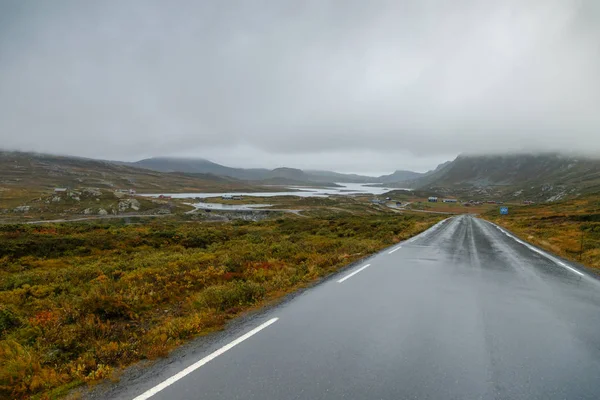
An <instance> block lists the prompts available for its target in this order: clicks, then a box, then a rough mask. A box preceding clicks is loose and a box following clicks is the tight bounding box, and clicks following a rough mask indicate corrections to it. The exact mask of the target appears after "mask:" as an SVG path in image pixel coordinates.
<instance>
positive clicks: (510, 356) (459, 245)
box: [101, 216, 600, 400]
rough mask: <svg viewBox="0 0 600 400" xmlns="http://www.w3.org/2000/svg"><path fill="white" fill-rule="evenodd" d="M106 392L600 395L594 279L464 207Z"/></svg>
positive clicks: (598, 304) (269, 396) (267, 396)
mask: <svg viewBox="0 0 600 400" xmlns="http://www.w3.org/2000/svg"><path fill="white" fill-rule="evenodd" d="M186 368H187V369H186ZM101 397H102V398H115V399H136V400H142V399H146V398H151V399H156V400H158V399H166V400H184V399H186V400H189V399H246V400H251V399H256V400H275V399H310V400H317V399H460V400H463V399H528V400H532V399H599V398H600V285H599V283H598V281H597V280H596V279H595V278H594V277H592V276H591V275H590V273H588V272H586V271H580V270H578V269H577V268H575V267H573V266H571V265H570V264H568V263H566V262H564V261H563V260H560V259H558V258H555V257H553V256H551V255H548V254H547V253H544V252H540V250H538V249H536V248H534V247H533V246H530V245H528V244H526V243H524V242H520V241H518V239H516V238H513V237H510V236H508V235H507V233H505V232H504V231H502V230H500V229H499V228H497V227H496V226H495V225H492V224H490V223H488V222H485V221H482V220H479V219H476V218H474V217H471V216H459V217H455V218H451V219H448V220H446V221H444V222H443V223H441V224H439V225H437V226H435V227H434V228H432V229H431V230H429V231H427V232H425V233H424V234H421V235H420V236H418V237H416V238H415V239H413V240H410V241H408V242H405V243H402V244H401V245H399V246H396V247H393V248H390V249H387V250H386V251H384V252H382V253H379V254H377V255H376V256H373V257H371V258H370V259H368V260H366V261H365V262H364V263H360V264H358V265H356V266H354V267H352V268H350V269H346V270H345V271H343V272H341V273H339V274H337V275H336V276H334V277H333V278H332V279H329V280H328V281H326V282H324V283H322V284H320V285H318V286H316V287H314V288H312V289H309V290H307V291H305V292H304V293H303V294H301V295H299V296H297V297H295V298H293V299H292V300H290V301H288V302H286V303H284V304H282V305H281V306H279V307H275V308H272V309H270V310H268V311H266V312H264V313H262V314H259V315H257V316H255V317H254V318H251V319H250V320H248V321H245V322H244V323H243V324H242V326H238V327H237V328H236V329H234V331H233V332H231V331H230V332H226V333H223V334H221V335H220V336H219V339H218V340H216V341H214V342H213V343H210V344H208V345H206V346H204V347H203V348H199V349H196V351H192V352H189V353H188V354H186V355H184V356H180V357H174V358H172V359H170V360H168V361H166V362H161V363H159V365H157V366H156V367H155V368H151V369H148V370H146V371H144V372H143V373H141V376H137V377H136V378H135V379H125V380H123V381H122V382H121V383H120V384H119V385H117V387H116V388H112V389H111V390H110V391H108V392H104V393H103V394H102V396H101Z"/></svg>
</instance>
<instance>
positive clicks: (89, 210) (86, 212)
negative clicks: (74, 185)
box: [83, 208, 93, 215]
mask: <svg viewBox="0 0 600 400" xmlns="http://www.w3.org/2000/svg"><path fill="white" fill-rule="evenodd" d="M92 213H93V210H92V209H91V208H86V209H85V210H83V214H84V215H90V214H92Z"/></svg>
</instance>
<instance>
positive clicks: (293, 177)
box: [131, 157, 416, 186]
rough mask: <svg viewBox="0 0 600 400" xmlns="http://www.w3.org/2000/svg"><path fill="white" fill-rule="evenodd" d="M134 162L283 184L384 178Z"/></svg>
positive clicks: (193, 162)
mask: <svg viewBox="0 0 600 400" xmlns="http://www.w3.org/2000/svg"><path fill="white" fill-rule="evenodd" d="M131 165H134V166H137V167H140V168H147V169H151V170H154V171H162V172H176V171H177V172H193V173H209V174H214V175H219V176H229V177H232V178H235V179H240V180H243V181H268V180H273V181H276V182H279V183H280V184H296V183H298V182H304V183H306V184H310V183H319V184H329V183H332V182H345V183H348V182H352V183H376V182H384V181H382V180H380V179H379V178H375V177H370V176H364V175H356V174H342V173H339V172H332V171H320V170H315V171H310V170H309V171H303V170H301V169H297V168H288V167H280V168H275V169H272V170H269V169H265V168H232V167H227V166H225V165H221V164H217V163H214V162H212V161H209V160H205V159H202V158H176V157H153V158H148V159H145V160H140V161H137V162H135V163H132V164H131ZM403 172H404V171H403ZM406 172H408V173H410V174H416V173H415V172H410V171H406ZM320 186H322V185H320Z"/></svg>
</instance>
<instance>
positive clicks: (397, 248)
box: [388, 246, 402, 254]
mask: <svg viewBox="0 0 600 400" xmlns="http://www.w3.org/2000/svg"><path fill="white" fill-rule="evenodd" d="M401 248H402V246H398V247H396V248H395V249H394V250H392V251H390V252H388V254H392V253H393V252H395V251H396V250H400V249H401Z"/></svg>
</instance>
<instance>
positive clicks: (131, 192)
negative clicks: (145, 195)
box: [129, 189, 137, 194]
mask: <svg viewBox="0 0 600 400" xmlns="http://www.w3.org/2000/svg"><path fill="white" fill-rule="evenodd" d="M136 193H137V192H136V191H135V189H129V194H136Z"/></svg>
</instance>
